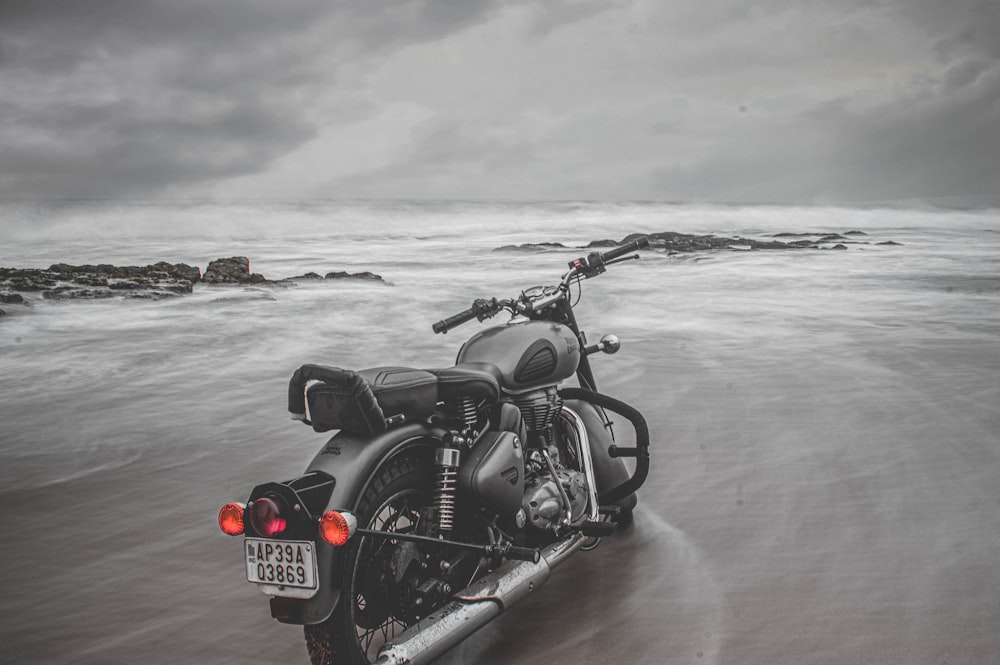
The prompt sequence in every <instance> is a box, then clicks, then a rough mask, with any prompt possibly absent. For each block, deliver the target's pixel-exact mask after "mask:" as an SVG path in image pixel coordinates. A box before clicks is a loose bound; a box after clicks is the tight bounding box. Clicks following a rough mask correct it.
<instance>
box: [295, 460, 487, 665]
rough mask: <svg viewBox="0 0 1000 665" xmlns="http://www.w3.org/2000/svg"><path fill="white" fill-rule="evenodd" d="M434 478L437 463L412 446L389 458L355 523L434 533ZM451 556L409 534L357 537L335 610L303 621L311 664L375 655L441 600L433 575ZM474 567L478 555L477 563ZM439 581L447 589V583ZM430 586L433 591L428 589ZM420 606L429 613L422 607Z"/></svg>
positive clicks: (352, 663) (358, 661)
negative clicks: (314, 622)
mask: <svg viewBox="0 0 1000 665" xmlns="http://www.w3.org/2000/svg"><path fill="white" fill-rule="evenodd" d="M434 484H435V473H434V467H433V466H432V465H431V463H430V461H429V460H427V459H426V458H425V457H422V456H419V455H417V454H414V453H411V454H404V455H402V456H400V457H397V458H395V459H393V460H391V461H390V462H389V463H388V464H386V465H385V466H383V467H382V469H381V470H380V471H379V472H378V473H377V474H376V475H375V477H374V478H373V479H372V481H371V482H370V483H369V484H368V488H367V489H366V490H365V492H364V494H363V495H362V497H361V501H360V503H359V504H358V508H357V515H358V525H359V526H362V527H364V528H368V529H373V530H380V531H391V532H399V533H417V534H420V535H430V534H431V533H432V532H433V525H432V524H431V522H433V521H434V520H433V517H432V515H433V511H432V510H431V508H432V506H433V503H434ZM447 556H448V553H444V552H434V551H428V550H427V548H424V547H420V546H417V545H415V544H414V543H412V542H410V541H402V540H392V539H391V538H372V537H370V536H362V537H356V538H355V539H353V542H352V544H351V545H349V549H348V551H347V553H346V555H345V557H344V564H343V577H342V579H341V589H342V591H341V596H340V601H339V602H338V603H337V607H336V609H335V610H334V612H333V615H332V616H331V617H330V618H329V619H328V620H327V621H325V622H323V623H321V624H317V625H315V626H305V638H306V649H307V650H308V652H309V658H310V660H311V662H312V665H363V664H365V663H371V662H374V661H375V659H376V658H377V656H378V652H379V649H381V647H382V645H383V644H385V643H386V642H388V641H390V640H392V638H393V637H395V636H396V635H399V634H400V633H402V632H403V631H404V630H406V629H407V628H409V627H410V626H411V625H413V624H414V623H416V622H417V621H418V620H419V618H420V616H422V615H426V613H429V612H430V611H432V610H433V609H434V607H435V606H436V605H440V604H441V602H443V594H442V593H440V592H437V591H436V590H435V579H436V578H435V577H434V575H435V574H437V573H439V571H440V570H441V569H442V568H444V567H445V566H442V562H443V561H444V560H445V559H446V557H447ZM477 567H478V561H477V562H476V564H475V565H474V566H473V569H475V568H477ZM448 568H449V570H450V566H448ZM459 568H461V567H459ZM459 568H456V571H453V572H457V571H458V570H459ZM472 574H474V572H473V573H472ZM465 581H466V580H463V582H462V583H463V585H464V582H465ZM438 586H441V587H443V588H444V589H445V590H446V591H447V590H448V587H444V585H443V584H439V585H438ZM458 588H460V587H457V586H456V587H455V589H456V590H457V589H458ZM428 589H431V590H432V592H433V593H431V594H430V595H428ZM435 594H436V595H435ZM423 608H426V612H421V609H423Z"/></svg>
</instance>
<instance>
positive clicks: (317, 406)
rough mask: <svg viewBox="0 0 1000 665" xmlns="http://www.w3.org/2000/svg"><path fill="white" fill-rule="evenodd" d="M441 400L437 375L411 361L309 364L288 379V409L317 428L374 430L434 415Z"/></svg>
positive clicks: (366, 432) (317, 429) (375, 432)
mask: <svg viewBox="0 0 1000 665" xmlns="http://www.w3.org/2000/svg"><path fill="white" fill-rule="evenodd" d="M436 405H437V377H436V376H435V375H433V374H431V373H430V372H426V371H424V370H422V369H413V368H410V367H373V368H371V369H365V370H360V371H357V372H355V371H352V370H348V369H341V368H339V367H326V366H323V365H303V366H302V367H300V368H299V369H298V370H296V372H295V373H294V374H293V375H292V379H291V381H289V383H288V410H289V411H290V412H291V413H292V417H293V418H295V419H297V420H301V421H303V422H304V423H306V424H307V425H312V428H313V429H314V430H315V431H317V432H326V431H329V430H333V429H339V430H344V431H347V432H351V433H354V434H364V435H369V436H370V435H374V434H379V433H381V432H384V431H385V430H387V429H388V428H389V427H391V426H393V425H399V424H402V423H407V422H413V421H414V420H419V419H420V418H424V417H426V416H429V415H430V414H431V413H433V412H434V408H435V406H436Z"/></svg>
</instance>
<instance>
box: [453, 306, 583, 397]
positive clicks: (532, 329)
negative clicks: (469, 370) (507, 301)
mask: <svg viewBox="0 0 1000 665" xmlns="http://www.w3.org/2000/svg"><path fill="white" fill-rule="evenodd" d="M457 362H458V363H472V362H486V363H492V364H494V365H496V366H497V367H498V368H499V369H500V372H501V379H500V382H501V384H502V385H503V388H504V389H505V390H506V391H507V392H512V393H517V392H524V391H526V390H532V389H534V388H538V387H539V386H551V385H554V384H557V383H559V382H560V381H562V380H564V379H567V378H569V377H570V376H572V375H573V372H575V371H576V368H577V365H579V364H580V344H579V342H577V339H576V335H574V334H573V331H572V330H570V329H569V328H568V327H566V326H564V325H561V324H558V323H552V322H549V321H523V322H519V323H508V324H507V325H503V326H496V327H493V328H487V329H486V330H483V331H481V332H478V333H476V334H475V335H473V336H472V337H471V338H469V340H468V341H467V342H466V343H465V344H464V345H463V346H462V348H461V349H460V350H459V352H458V360H457Z"/></svg>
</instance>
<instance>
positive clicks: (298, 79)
mask: <svg viewBox="0 0 1000 665" xmlns="http://www.w3.org/2000/svg"><path fill="white" fill-rule="evenodd" d="M998 7H1000V2H997V0H982V1H980V0H884V1H874V2H862V1H861V0H763V1H758V2H753V1H751V0H721V1H717V2H711V1H703V2H695V1H693V0H684V1H675V0H622V1H619V2H609V1H592V0H583V1H569V0H540V1H538V2H531V1H528V0H525V1H514V0H511V1H480V0H424V1H422V2H402V1H399V2H388V1H384V0H356V1H353V2H351V1H343V0H342V1H337V0H304V1H301V2H294V1H291V2H275V1H274V0H268V1H259V0H103V1H97V0H0V200H9V199H34V198H77V197H83V198H128V199H147V198H185V199H190V198H219V199H243V198H268V199H300V198H409V197H419V198H455V199H531V200H534V199H605V200H608V199H614V200H627V199H646V200H649V199H655V200H672V201H692V200H694V201H747V202H817V203H828V202H857V201H866V200H889V199H901V198H919V197H937V196H959V195H971V194H987V193H997V192H1000V10H998Z"/></svg>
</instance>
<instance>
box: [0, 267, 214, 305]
mask: <svg viewBox="0 0 1000 665" xmlns="http://www.w3.org/2000/svg"><path fill="white" fill-rule="evenodd" d="M200 279H201V269H199V268H196V267H193V266H189V265H187V264H184V263H178V264H174V263H166V262H165V261H161V262H159V263H155V264H153V265H148V266H115V265H111V264H105V263H102V264H98V265H79V266H76V265H70V264H68V263H55V264H53V265H51V266H49V267H48V268H47V269H46V268H0V290H2V295H0V298H2V299H3V301H4V302H17V303H25V304H27V303H26V301H25V300H24V296H22V295H21V293H15V292H18V291H19V292H24V293H40V294H41V296H42V297H43V298H45V299H47V300H69V299H80V298H87V299H93V298H110V297H112V296H116V295H122V296H125V297H130V298H133V297H139V298H164V297H169V296H174V295H180V294H184V293H190V292H191V291H192V290H193V288H194V283H195V282H197V281H198V280H200Z"/></svg>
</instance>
